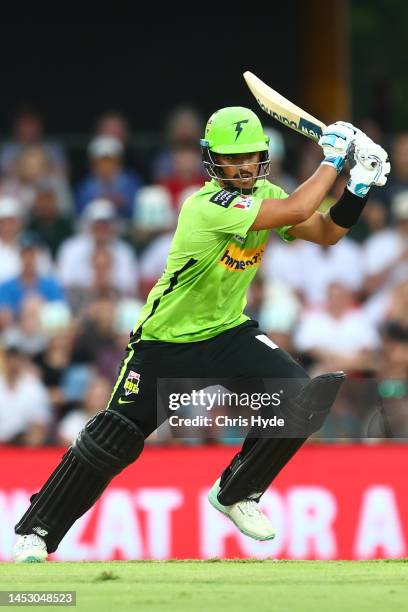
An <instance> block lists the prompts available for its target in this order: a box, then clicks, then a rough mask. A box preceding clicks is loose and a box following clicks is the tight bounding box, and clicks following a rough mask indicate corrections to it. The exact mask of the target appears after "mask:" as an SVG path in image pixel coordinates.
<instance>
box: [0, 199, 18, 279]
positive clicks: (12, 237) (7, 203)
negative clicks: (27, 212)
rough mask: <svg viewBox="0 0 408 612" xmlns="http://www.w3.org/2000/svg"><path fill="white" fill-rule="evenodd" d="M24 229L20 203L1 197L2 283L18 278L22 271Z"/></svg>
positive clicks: (0, 270) (0, 256) (0, 252)
mask: <svg viewBox="0 0 408 612" xmlns="http://www.w3.org/2000/svg"><path fill="white" fill-rule="evenodd" d="M22 228H23V221H22V209H21V205H20V202H19V201H18V200H16V199H15V198H10V197H8V196H3V197H0V261H1V265H0V283H2V282H4V281H7V280H10V278H13V277H14V276H16V275H17V274H18V273H19V272H20V269H21V262H20V249H19V245H18V239H19V236H20V233H21V230H22Z"/></svg>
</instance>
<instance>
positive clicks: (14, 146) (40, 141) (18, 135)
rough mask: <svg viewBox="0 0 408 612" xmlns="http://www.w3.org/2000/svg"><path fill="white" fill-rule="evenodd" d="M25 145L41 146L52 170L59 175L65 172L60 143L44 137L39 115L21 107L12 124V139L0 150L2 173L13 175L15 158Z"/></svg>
mask: <svg viewBox="0 0 408 612" xmlns="http://www.w3.org/2000/svg"><path fill="white" fill-rule="evenodd" d="M27 146H41V147H43V148H44V150H45V152H46V154H47V157H48V158H49V160H50V163H51V165H52V168H53V171H54V172H55V173H56V174H57V175H59V176H64V175H66V174H67V169H68V168H67V159H66V155H65V152H64V149H63V148H62V146H61V144H60V143H58V142H55V141H51V140H48V139H45V138H44V125H43V121H42V119H41V117H40V116H39V115H37V114H36V113H34V112H33V111H31V110H29V109H23V110H22V111H21V112H20V113H19V114H18V115H17V116H16V118H15V120H14V124H13V140H12V141H10V142H6V143H5V144H4V145H3V146H2V147H1V150H0V170H1V173H2V174H5V175H7V176H13V175H14V174H15V172H16V163H17V159H18V158H19V157H20V155H21V152H22V150H23V149H24V148H25V147H27Z"/></svg>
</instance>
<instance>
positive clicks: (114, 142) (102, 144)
mask: <svg viewBox="0 0 408 612" xmlns="http://www.w3.org/2000/svg"><path fill="white" fill-rule="evenodd" d="M88 154H89V159H90V164H91V173H90V175H89V176H88V177H87V178H85V179H84V180H83V181H82V182H81V183H80V184H79V185H78V188H77V194H76V195H77V197H76V210H77V213H78V214H81V213H82V212H83V211H84V209H85V208H86V206H87V204H89V202H90V201H91V200H95V199H97V198H106V199H108V200H109V201H111V202H112V203H113V204H114V205H115V208H116V213H117V215H118V216H119V217H121V218H124V219H131V218H132V215H133V205H134V200H135V195H136V193H137V190H138V189H139V188H140V186H141V183H142V181H141V179H140V177H139V176H138V175H137V174H136V173H134V172H131V171H129V170H125V169H124V168H123V144H122V143H121V142H120V141H119V140H118V139H117V138H114V137H113V136H97V137H96V138H94V139H93V140H92V141H91V143H90V145H89V147H88Z"/></svg>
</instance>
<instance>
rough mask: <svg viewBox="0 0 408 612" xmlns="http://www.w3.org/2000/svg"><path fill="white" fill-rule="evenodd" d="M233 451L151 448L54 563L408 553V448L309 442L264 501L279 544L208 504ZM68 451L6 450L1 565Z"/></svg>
mask: <svg viewBox="0 0 408 612" xmlns="http://www.w3.org/2000/svg"><path fill="white" fill-rule="evenodd" d="M235 450H236V449H234V448H232V447H217V446H208V447H191V448H186V447H183V448H181V447H180V448H177V447H174V448H147V449H146V450H145V451H144V453H143V455H142V457H141V458H140V459H139V460H138V461H137V462H136V463H135V464H133V465H132V466H130V467H129V468H128V469H127V470H125V471H124V472H123V473H122V474H120V475H119V476H118V477H117V478H116V479H115V480H114V481H113V482H112V483H111V485H110V487H109V488H108V489H107V491H106V492H105V493H104V495H103V496H102V498H101V499H100V500H99V501H98V503H97V504H96V505H95V506H94V507H93V508H92V509H91V510H90V511H89V512H88V513H87V514H86V515H85V516H84V517H82V519H80V521H78V522H77V523H76V524H75V525H74V527H73V528H72V529H71V531H70V532H69V533H68V534H67V536H66V537H65V538H64V540H63V542H62V543H61V545H60V547H59V549H58V551H57V552H56V553H55V554H54V555H53V558H54V559H56V560H60V561H62V560H82V559H83V560H94V559H97V560H103V559H168V558H180V559H187V558H201V559H205V558H212V557H258V558H266V557H274V558H289V559H371V558H381V557H405V556H408V548H407V542H408V529H407V524H408V489H407V486H406V474H407V468H408V445H403V444H401V445H398V444H394V445H392V444H389V445H373V446H365V445H334V444H333V445H308V446H306V447H305V448H303V449H302V450H301V451H300V452H299V453H298V455H297V456H296V457H295V458H294V459H293V460H292V461H291V463H290V464H289V465H288V466H287V467H286V468H285V470H284V471H283V472H282V474H281V475H280V476H279V478H278V479H277V480H276V481H275V483H274V486H273V487H271V488H270V490H269V491H268V492H267V493H266V494H265V495H264V498H263V501H262V505H263V507H264V510H265V512H266V513H267V514H268V515H269V516H270V518H271V519H272V521H273V522H274V524H275V527H276V530H277V537H276V538H275V539H274V540H271V541H268V542H256V541H254V540H251V539H250V538H247V537H246V536H244V535H242V534H240V533H239V532H238V531H237V529H236V527H235V526H234V525H233V524H232V523H231V522H230V521H228V519H227V518H225V517H224V516H223V515H221V514H220V513H218V512H217V511H216V510H214V509H213V508H212V507H211V506H210V505H209V503H208V502H207V500H206V495H207V492H208V489H209V488H210V486H211V485H212V483H213V481H214V480H215V479H216V478H217V477H218V475H219V474H220V472H221V470H222V468H223V467H224V466H225V465H226V464H227V463H228V461H229V459H230V457H231V456H232V455H233V454H234V452H235ZM62 453H63V451H62V450H61V449H38V450H25V449H11V448H0V560H1V561H7V560H10V558H11V551H12V546H13V541H14V533H13V525H14V524H15V522H16V521H17V519H18V518H19V517H20V516H21V514H22V513H23V512H24V510H25V509H26V507H27V505H28V500H29V496H30V494H31V493H32V492H33V491H36V490H38V487H39V486H40V485H41V484H42V482H43V481H44V480H45V478H46V477H47V476H48V475H49V473H50V471H51V470H52V468H53V467H54V466H55V465H56V464H57V463H58V461H59V458H60V457H61V455H62Z"/></svg>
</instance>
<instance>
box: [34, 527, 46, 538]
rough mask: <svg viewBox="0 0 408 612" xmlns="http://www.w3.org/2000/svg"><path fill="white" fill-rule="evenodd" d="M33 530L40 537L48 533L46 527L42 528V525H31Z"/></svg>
mask: <svg viewBox="0 0 408 612" xmlns="http://www.w3.org/2000/svg"><path fill="white" fill-rule="evenodd" d="M33 531H35V533H38V535H39V536H41V537H44V536H46V535H48V531H47V530H46V529H42V527H33Z"/></svg>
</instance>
